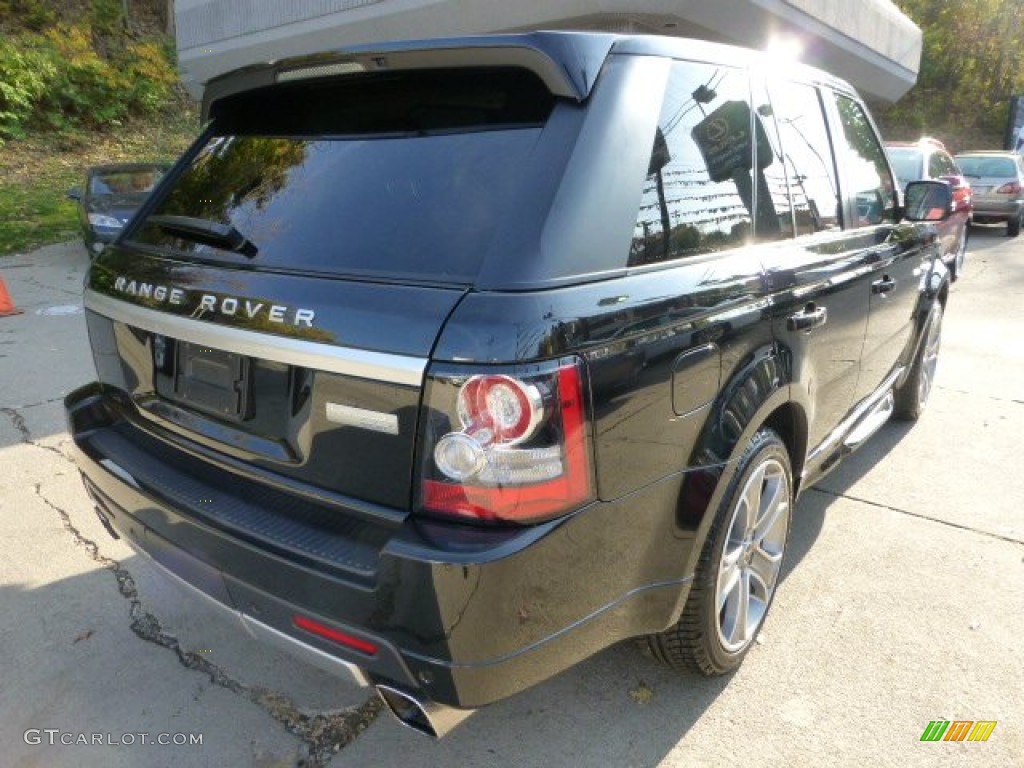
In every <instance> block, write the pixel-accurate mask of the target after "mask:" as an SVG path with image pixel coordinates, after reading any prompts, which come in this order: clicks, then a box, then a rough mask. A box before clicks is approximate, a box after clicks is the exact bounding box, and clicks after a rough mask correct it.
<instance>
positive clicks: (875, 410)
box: [843, 389, 896, 450]
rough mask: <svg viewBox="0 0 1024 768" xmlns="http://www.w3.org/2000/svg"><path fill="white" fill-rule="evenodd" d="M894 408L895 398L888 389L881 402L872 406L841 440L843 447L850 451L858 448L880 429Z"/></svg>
mask: <svg viewBox="0 0 1024 768" xmlns="http://www.w3.org/2000/svg"><path fill="white" fill-rule="evenodd" d="M895 406H896V398H895V397H894V396H893V393H892V390H891V389H890V390H889V391H888V392H886V393H885V396H884V397H883V398H882V399H881V400H879V401H878V402H877V403H875V405H874V406H872V408H871V410H870V411H868V412H867V413H866V414H864V416H863V417H861V419H860V421H859V422H858V423H857V426H855V427H854V428H853V429H852V430H850V433H849V434H848V435H847V436H846V439H845V440H843V446H844V447H846V448H849V449H850V450H853V449H855V448H858V447H859V446H860V445H861V443H863V442H864V441H865V440H867V439H868V438H869V437H871V436H872V435H873V434H875V432H877V431H878V430H879V429H881V428H882V426H883V425H884V424H885V422H887V421H888V420H889V417H890V416H892V412H893V410H894V409H895Z"/></svg>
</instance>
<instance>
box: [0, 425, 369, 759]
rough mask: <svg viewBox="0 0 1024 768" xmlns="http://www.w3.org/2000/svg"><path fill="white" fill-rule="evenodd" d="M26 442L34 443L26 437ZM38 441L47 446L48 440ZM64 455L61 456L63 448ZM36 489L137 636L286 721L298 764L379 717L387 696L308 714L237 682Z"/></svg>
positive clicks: (327, 754)
mask: <svg viewBox="0 0 1024 768" xmlns="http://www.w3.org/2000/svg"><path fill="white" fill-rule="evenodd" d="M0 410H3V411H4V412H7V413H9V412H10V411H11V409H7V408H4V409H0ZM15 427H16V428H18V429H19V431H20V432H21V433H22V436H23V437H30V435H29V433H28V429H27V428H26V427H25V425H24V420H20V421H19V420H16V421H15ZM26 442H29V443H30V444H32V445H35V443H31V441H30V440H28V439H26ZM37 447H41V448H44V447H46V446H37ZM58 453H59V452H58ZM61 455H62V457H63V454H61ZM65 458H66V457H65ZM35 494H36V496H37V497H38V498H39V499H40V500H41V501H42V502H43V503H44V504H45V505H46V506H48V507H49V508H50V509H52V510H53V511H54V512H56V513H57V516H58V517H59V518H60V521H61V525H62V526H63V527H64V530H65V531H66V532H67V533H68V534H69V535H70V536H71V539H72V541H73V543H74V544H75V545H76V546H79V547H82V548H83V549H84V550H85V551H86V553H87V554H88V556H89V558H90V559H92V560H93V561H94V562H96V563H97V564H98V565H100V566H102V567H103V568H105V569H106V570H108V571H110V572H111V573H112V574H113V576H114V579H115V580H116V581H117V590H118V592H119V593H120V595H121V597H123V598H124V599H125V600H127V601H128V605H129V609H128V613H129V617H130V619H131V623H130V625H129V628H130V629H131V631H132V632H133V633H134V634H135V636H136V637H138V638H139V639H140V640H143V641H145V642H147V643H152V644H154V645H158V646H160V647H162V648H166V649H168V650H170V651H172V652H173V653H174V654H175V656H176V657H177V659H178V662H179V663H180V664H181V665H182V666H183V667H185V668H186V669H190V670H193V671H195V672H200V673H201V674H204V675H206V676H207V677H208V678H209V680H210V682H211V683H213V684H214V685H216V686H219V687H221V688H225V689H227V690H229V691H231V692H232V693H234V694H236V695H238V696H241V697H242V698H245V699H247V700H248V701H250V702H252V703H253V704H255V705H256V706H258V707H260V708H261V709H262V710H263V711H264V712H266V713H267V714H268V715H270V716H271V717H272V718H274V720H276V721H277V722H278V723H280V724H281V725H283V726H284V728H285V730H287V731H288V732H289V733H291V734H292V735H294V736H297V737H298V738H299V739H300V740H301V741H302V742H303V746H304V752H305V755H304V756H303V757H302V758H301V759H300V760H299V761H298V763H297V768H324V767H325V766H326V765H327V763H328V762H329V761H330V759H331V756H332V755H333V754H335V753H337V752H339V751H341V750H342V749H343V748H344V747H346V746H348V745H349V744H350V743H351V742H352V741H354V740H355V739H356V738H357V737H358V736H359V734H361V733H362V732H363V731H364V730H366V728H367V727H369V725H370V724H371V723H372V722H373V721H374V720H376V719H377V716H378V715H379V714H380V712H381V711H382V709H383V702H381V700H380V699H379V698H378V697H377V696H372V697H370V698H369V699H367V700H366V701H365V702H363V704H361V705H360V706H358V707H356V708H355V709H349V710H339V711H334V712H316V713H312V714H310V713H307V712H303V711H302V710H300V709H299V708H298V707H297V706H296V705H295V704H294V702H292V701H291V699H289V698H288V697H287V696H284V695H283V694H280V693H277V692H276V691H272V690H269V689H267V688H262V687H259V686H250V685H246V684H245V683H242V682H239V681H238V680H235V679H233V678H232V677H231V676H230V675H228V674H227V673H226V672H225V671H224V670H223V669H221V668H220V667H218V666H217V665H216V664H214V663H212V662H211V661H210V660H209V659H207V658H204V657H203V656H201V655H200V654H198V653H195V652H192V651H188V650H186V649H184V648H182V647H181V644H180V643H179V642H178V639H177V638H176V637H174V636H173V635H170V634H168V633H167V632H164V631H163V628H162V627H161V625H160V620H159V619H158V618H157V617H156V616H154V615H153V614H152V613H150V612H149V611H147V610H146V609H145V607H144V606H143V605H142V601H141V599H140V598H139V593H138V590H137V589H136V587H135V579H134V578H133V577H132V575H131V573H129V572H128V570H127V569H125V568H124V567H122V566H121V564H120V563H119V562H118V561H117V560H114V559H113V558H110V557H107V556H106V555H103V554H102V553H101V552H100V550H99V545H97V544H96V542H94V541H92V540H91V539H88V538H86V537H85V536H84V535H83V534H82V533H81V532H80V531H79V530H78V529H77V528H76V527H75V525H74V523H72V522H71V516H70V515H69V514H68V513H67V511H66V510H64V509H63V508H61V507H59V506H58V505H56V504H54V503H53V502H52V501H50V499H48V498H47V497H46V496H45V495H44V494H43V492H42V484H41V483H36V484H35Z"/></svg>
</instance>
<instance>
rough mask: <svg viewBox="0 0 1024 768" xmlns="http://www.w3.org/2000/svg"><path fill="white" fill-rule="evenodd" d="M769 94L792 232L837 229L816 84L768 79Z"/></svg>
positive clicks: (833, 185)
mask: <svg viewBox="0 0 1024 768" xmlns="http://www.w3.org/2000/svg"><path fill="white" fill-rule="evenodd" d="M769 95H770V97H771V105H770V112H771V114H772V115H773V116H774V118H775V125H776V126H777V130H778V133H779V144H780V146H779V150H778V151H779V153H780V154H781V157H782V165H783V167H784V168H785V170H786V179H787V183H788V185H789V194H790V197H791V199H792V201H793V203H792V204H793V219H794V225H795V229H796V234H797V235H808V234H813V233H815V232H824V231H835V230H838V229H840V227H841V226H842V216H841V213H842V206H841V205H840V197H839V185H838V183H837V182H836V169H835V165H834V164H833V161H832V149H831V144H830V142H829V136H828V129H827V128H826V125H825V116H824V113H823V112H822V107H821V100H820V98H819V96H818V89H817V88H815V87H813V86H811V85H806V84H803V83H795V82H787V81H778V82H774V83H769Z"/></svg>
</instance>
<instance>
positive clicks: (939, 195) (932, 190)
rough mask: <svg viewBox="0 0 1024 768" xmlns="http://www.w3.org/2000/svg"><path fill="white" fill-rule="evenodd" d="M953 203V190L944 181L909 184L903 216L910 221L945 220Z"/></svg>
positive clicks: (913, 182)
mask: <svg viewBox="0 0 1024 768" xmlns="http://www.w3.org/2000/svg"><path fill="white" fill-rule="evenodd" d="M952 205H953V190H952V188H951V187H950V186H949V184H946V183H945V182H942V181H912V182H910V183H909V184H907V192H906V205H905V206H904V210H903V216H904V218H906V219H908V220H909V221H945V220H946V219H948V218H949V212H950V210H951V209H952Z"/></svg>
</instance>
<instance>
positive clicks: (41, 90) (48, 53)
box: [0, 0, 178, 144]
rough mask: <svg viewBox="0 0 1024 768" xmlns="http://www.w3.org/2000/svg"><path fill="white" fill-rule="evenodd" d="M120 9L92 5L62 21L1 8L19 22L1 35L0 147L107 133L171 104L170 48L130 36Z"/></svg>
mask: <svg viewBox="0 0 1024 768" xmlns="http://www.w3.org/2000/svg"><path fill="white" fill-rule="evenodd" d="M121 8H122V6H121V4H120V2H119V1H118V0H92V2H90V3H88V4H87V6H86V7H85V8H84V9H80V10H83V11H84V12H82V13H78V14H74V13H71V12H70V10H69V9H68V8H65V9H64V10H65V13H64V14H63V15H61V14H59V13H58V12H57V10H54V8H53V4H50V3H47V4H44V3H42V2H40V0H21V2H16V1H14V0H6V1H5V0H0V13H2V12H4V11H6V12H8V13H10V14H12V16H11V18H14V19H15V20H16V21H17V22H19V23H18V24H13V23H11V22H7V24H6V26H7V27H8V28H11V29H13V30H14V31H12V32H11V33H9V34H2V33H0V144H2V143H3V140H4V139H11V138H15V139H17V138H23V137H24V136H25V135H26V133H28V132H34V131H56V132H60V133H64V132H74V131H80V130H101V131H102V130H105V129H109V128H112V127H118V126H120V125H121V124H122V121H123V120H125V119H126V118H128V117H131V116H143V115H152V114H155V113H158V112H160V111H161V110H164V109H166V108H168V107H169V106H170V105H171V104H173V103H174V100H175V99H174V97H175V86H176V84H177V80H178V77H177V73H176V71H175V66H174V53H173V48H172V47H171V45H170V44H169V42H168V41H167V40H166V39H165V38H163V37H162V36H159V35H146V34H141V33H139V32H138V31H137V30H132V29H129V28H127V27H126V25H125V24H124V19H123V17H122V16H121V14H122V10H121ZM65 17H66V18H65Z"/></svg>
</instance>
